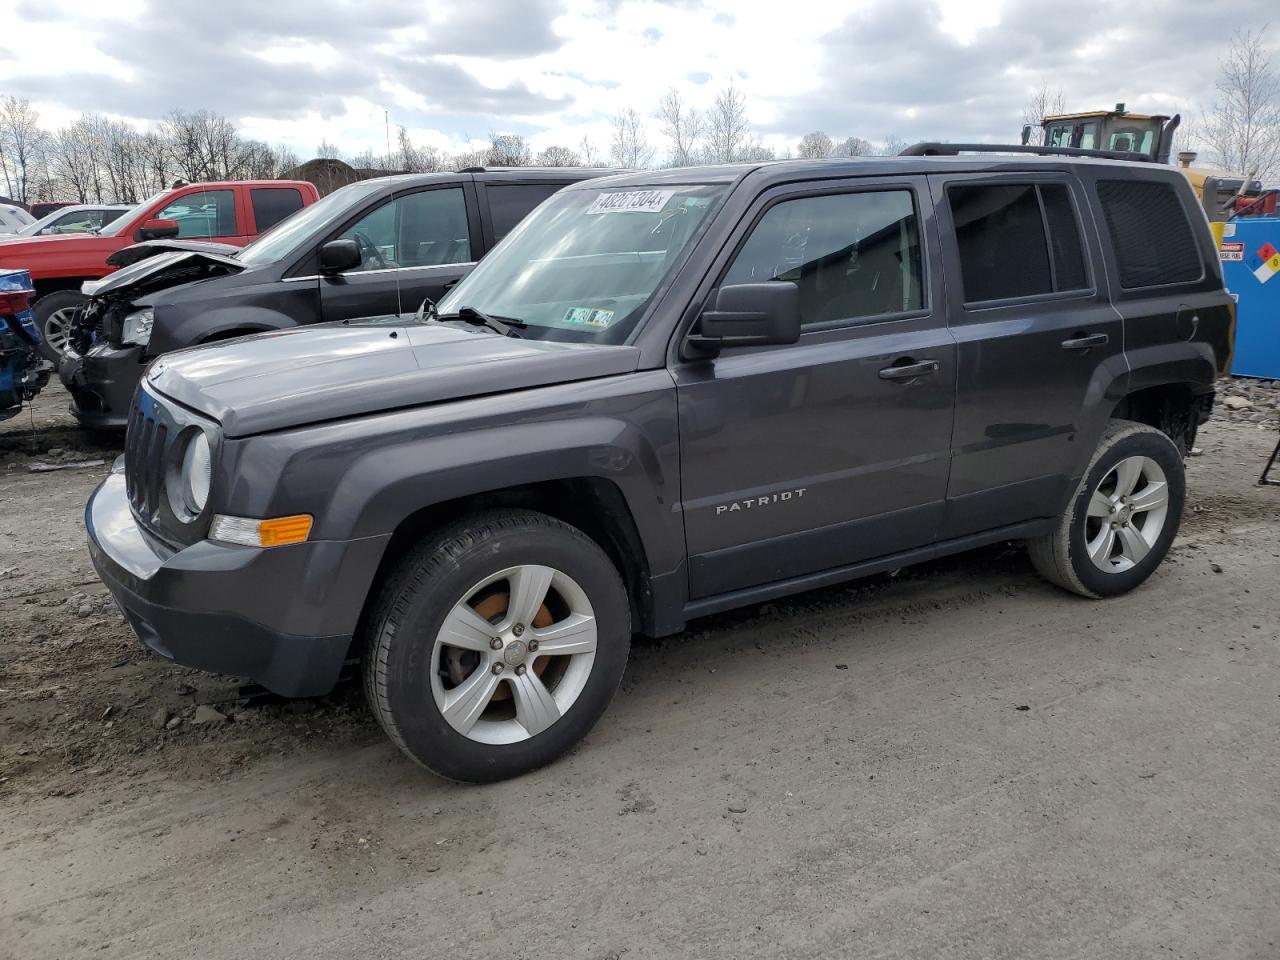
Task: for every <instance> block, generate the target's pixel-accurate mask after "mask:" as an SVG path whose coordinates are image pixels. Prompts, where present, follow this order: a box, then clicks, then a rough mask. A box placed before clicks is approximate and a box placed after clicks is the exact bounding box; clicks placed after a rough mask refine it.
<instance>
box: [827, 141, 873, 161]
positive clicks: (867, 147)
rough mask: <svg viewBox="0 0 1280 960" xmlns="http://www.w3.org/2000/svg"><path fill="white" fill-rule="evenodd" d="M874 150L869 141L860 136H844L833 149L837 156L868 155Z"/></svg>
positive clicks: (834, 154)
mask: <svg viewBox="0 0 1280 960" xmlns="http://www.w3.org/2000/svg"><path fill="white" fill-rule="evenodd" d="M874 150H875V147H873V146H872V145H871V144H870V143H869V142H867V141H866V140H863V139H862V138H861V137H845V138H844V139H843V140H841V141H840V144H839V145H838V146H837V147H836V148H835V149H834V151H833V156H837V157H869V156H870V155H871V154H872V153H873V152H874Z"/></svg>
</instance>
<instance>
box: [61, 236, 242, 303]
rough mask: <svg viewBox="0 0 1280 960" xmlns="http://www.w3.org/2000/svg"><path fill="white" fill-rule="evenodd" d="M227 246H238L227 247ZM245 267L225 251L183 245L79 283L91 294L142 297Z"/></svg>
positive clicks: (237, 271)
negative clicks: (195, 248) (210, 250)
mask: <svg viewBox="0 0 1280 960" xmlns="http://www.w3.org/2000/svg"><path fill="white" fill-rule="evenodd" d="M170 242H172V241H170ZM139 246H140V244H139ZM211 246H215V247H221V246H224V244H211ZM129 249H133V248H132V247H131V248H129ZM228 249H230V250H235V249H236V248H235V247H228ZM122 252H123V251H122ZM244 268H245V265H244V264H243V263H241V262H240V261H239V260H237V259H235V258H234V257H232V256H228V255H227V254H225V253H215V252H204V251H198V250H188V249H186V248H182V247H180V248H178V249H175V250H164V249H160V250H154V251H152V252H150V253H149V254H148V255H147V256H145V258H139V259H137V260H135V261H133V262H132V263H130V264H129V266H127V267H121V268H120V269H119V270H117V271H116V272H115V273H111V274H108V275H107V276H105V277H103V278H102V279H101V280H88V281H86V282H85V283H83V284H81V285H80V292H81V293H84V294H86V295H87V296H90V297H100V296H103V295H104V294H120V293H126V294H128V295H129V296H131V297H140V296H142V295H143V294H146V293H154V292H155V291H157V290H163V289H165V288H166V287H174V286H177V285H178V284H180V283H190V282H191V281H192V280H201V279H207V278H208V277H216V276H222V275H224V274H228V273H239V272H240V271H241V270H243V269H244Z"/></svg>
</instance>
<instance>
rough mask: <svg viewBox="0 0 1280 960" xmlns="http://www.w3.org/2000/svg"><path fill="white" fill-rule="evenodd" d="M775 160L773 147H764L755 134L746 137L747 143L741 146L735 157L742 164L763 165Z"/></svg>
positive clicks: (775, 155)
mask: <svg viewBox="0 0 1280 960" xmlns="http://www.w3.org/2000/svg"><path fill="white" fill-rule="evenodd" d="M777 158H778V155H777V154H776V153H774V151H773V147H770V146H766V145H765V144H764V142H763V141H761V139H760V138H759V137H757V136H756V135H755V134H751V135H749V136H748V137H747V142H746V143H745V144H743V146H742V148H741V149H740V150H739V151H738V156H737V159H738V160H739V161H741V162H744V163H763V162H765V161H766V160H776V159H777Z"/></svg>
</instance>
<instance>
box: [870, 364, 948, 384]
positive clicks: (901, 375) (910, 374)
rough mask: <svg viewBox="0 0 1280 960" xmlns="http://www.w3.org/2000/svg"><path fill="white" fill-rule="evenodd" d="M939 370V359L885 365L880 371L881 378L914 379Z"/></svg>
mask: <svg viewBox="0 0 1280 960" xmlns="http://www.w3.org/2000/svg"><path fill="white" fill-rule="evenodd" d="M937 372H938V361H937V360H920V361H918V362H916V363H904V364H902V365H901V366H893V367H885V368H884V369H883V370H881V371H880V379H881V380H914V379H915V378H916V377H923V376H925V375H926V374H930V373H937Z"/></svg>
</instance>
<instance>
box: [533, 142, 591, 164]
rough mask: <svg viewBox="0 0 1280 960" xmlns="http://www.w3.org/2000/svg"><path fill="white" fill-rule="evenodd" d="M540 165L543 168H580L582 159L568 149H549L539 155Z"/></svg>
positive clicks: (552, 147)
mask: <svg viewBox="0 0 1280 960" xmlns="http://www.w3.org/2000/svg"><path fill="white" fill-rule="evenodd" d="M538 165H539V166H541V167H580V166H582V158H581V157H579V156H578V155H577V154H576V153H574V152H573V151H572V150H570V149H569V148H568V147H556V146H551V147H547V148H546V149H545V150H543V151H542V152H541V153H539V154H538Z"/></svg>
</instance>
